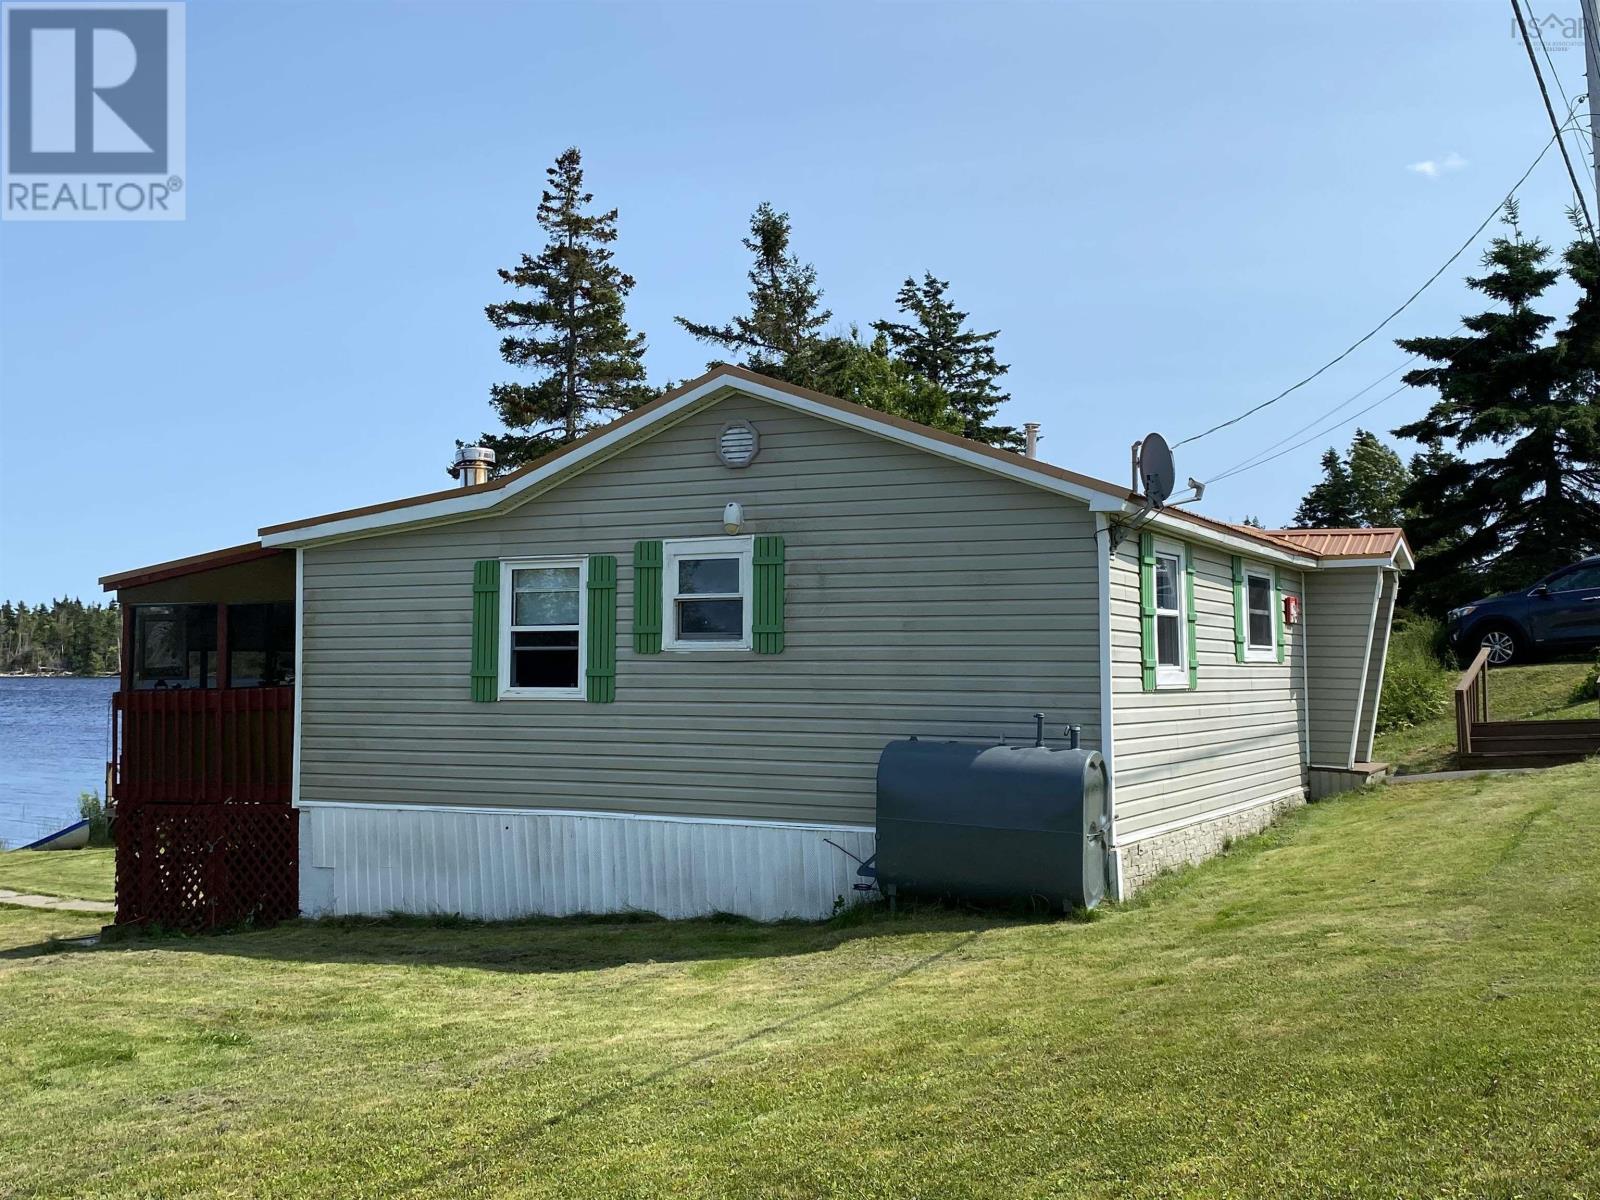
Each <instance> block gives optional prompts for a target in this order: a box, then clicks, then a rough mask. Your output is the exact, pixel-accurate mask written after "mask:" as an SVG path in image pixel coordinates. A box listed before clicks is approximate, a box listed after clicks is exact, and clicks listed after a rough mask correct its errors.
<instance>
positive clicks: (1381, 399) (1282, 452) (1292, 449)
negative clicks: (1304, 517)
mask: <svg viewBox="0 0 1600 1200" xmlns="http://www.w3.org/2000/svg"><path fill="white" fill-rule="evenodd" d="M1393 373H1394V372H1392V371H1391V372H1390V374H1393ZM1410 386H1411V385H1410V384H1408V383H1402V384H1401V385H1400V386H1399V387H1397V388H1395V389H1394V391H1392V392H1390V393H1389V394H1388V395H1386V396H1380V397H1378V399H1376V400H1374V401H1373V402H1372V403H1371V404H1369V405H1367V406H1366V407H1365V408H1363V409H1362V410H1361V411H1360V412H1355V413H1351V414H1350V415H1349V416H1348V417H1343V418H1341V419H1340V420H1338V421H1335V422H1334V423H1333V424H1332V425H1329V426H1328V427H1327V428H1326V429H1319V430H1318V431H1317V432H1316V433H1313V434H1312V435H1311V436H1310V437H1308V438H1306V439H1305V440H1304V441H1299V442H1296V443H1295V444H1294V445H1292V446H1288V447H1286V448H1284V449H1282V450H1280V451H1278V452H1277V453H1276V454H1271V455H1268V456H1267V457H1266V458H1263V459H1262V460H1261V461H1260V462H1253V463H1250V464H1249V465H1248V466H1244V467H1236V468H1235V469H1233V470H1232V471H1225V472H1224V473H1223V474H1221V475H1218V476H1217V477H1216V479H1210V480H1207V481H1206V484H1207V486H1208V487H1209V486H1210V485H1211V484H1213V483H1217V482H1219V481H1221V480H1223V479H1229V478H1232V477H1233V476H1234V475H1243V474H1244V473H1245V472H1246V471H1253V470H1255V469H1256V468H1257V467H1264V466H1266V465H1267V464H1268V463H1269V462H1271V461H1272V460H1273V459H1275V458H1282V457H1283V456H1284V455H1285V454H1293V453H1294V452H1295V451H1296V450H1298V449H1300V448H1301V447H1302V446H1309V445H1310V444H1311V443H1312V442H1314V441H1317V440H1318V439H1319V438H1323V437H1326V436H1327V435H1328V434H1330V433H1332V432H1333V431H1334V430H1335V429H1338V428H1339V427H1340V426H1341V425H1348V424H1350V422H1351V421H1354V420H1356V419H1357V418H1359V417H1364V416H1366V415H1367V414H1368V413H1369V412H1371V411H1372V410H1373V409H1375V408H1377V407H1378V405H1380V404H1383V403H1384V402H1385V401H1388V400H1393V399H1394V398H1395V397H1396V396H1398V395H1399V394H1400V393H1401V392H1403V391H1405V390H1406V389H1407V388H1408V387H1410Z"/></svg>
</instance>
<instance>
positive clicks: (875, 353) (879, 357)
mask: <svg viewBox="0 0 1600 1200" xmlns="http://www.w3.org/2000/svg"><path fill="white" fill-rule="evenodd" d="M811 363H812V373H813V376H814V382H813V383H812V384H811V385H810V386H812V387H814V388H815V389H816V390H817V391H820V392H826V393H827V394H828V395H830V396H837V397H839V399H841V400H849V401H850V402H852V403H854V404H861V405H865V406H866V407H867V408H875V409H877V410H878V411H879V412H886V413H890V414H891V415H893V416H897V417H904V418H905V419H906V420H908V421H916V422H917V423H918V424H921V425H931V426H932V427H934V428H935V429H943V430H945V431H946V432H948V433H960V432H961V428H962V421H961V416H960V414H959V413H957V412H956V411H955V410H954V409H953V408H952V407H951V406H950V398H949V397H948V396H947V395H945V393H944V392H943V391H941V390H940V389H939V388H937V387H935V386H934V385H933V384H931V383H929V382H928V381H927V380H926V379H924V378H923V377H922V376H920V375H918V374H916V373H915V372H914V371H912V370H911V368H910V367H909V366H908V365H907V364H906V362H905V361H904V360H903V359H898V358H895V357H894V356H893V355H891V354H890V353H889V340H888V339H887V338H886V337H884V335H883V334H881V333H880V334H878V335H877V336H876V337H874V338H873V339H872V341H871V342H863V341H862V340H861V335H860V332H859V331H858V330H856V329H855V328H854V327H853V326H852V327H851V330H850V336H849V337H829V338H823V339H822V340H821V341H819V342H818V343H817V345H816V347H815V348H814V349H813V351H812V352H811Z"/></svg>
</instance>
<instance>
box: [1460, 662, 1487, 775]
mask: <svg viewBox="0 0 1600 1200" xmlns="http://www.w3.org/2000/svg"><path fill="white" fill-rule="evenodd" d="M1488 719H1489V647H1487V646H1484V647H1483V648H1482V649H1481V650H1479V651H1478V656H1477V657H1476V658H1474V659H1473V660H1472V665H1471V666H1469V667H1468V668H1467V669H1466V670H1465V671H1463V672H1461V679H1460V681H1459V682H1458V683H1457V684H1456V754H1457V756H1460V757H1465V756H1466V755H1469V754H1471V753H1472V727H1473V726H1474V725H1481V724H1483V723H1485V722H1486V721H1488Z"/></svg>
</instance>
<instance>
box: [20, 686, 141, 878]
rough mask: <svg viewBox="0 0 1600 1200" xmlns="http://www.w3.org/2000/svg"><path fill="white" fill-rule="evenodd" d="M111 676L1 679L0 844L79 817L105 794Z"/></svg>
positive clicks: (22, 840)
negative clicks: (87, 798) (81, 803)
mask: <svg viewBox="0 0 1600 1200" xmlns="http://www.w3.org/2000/svg"><path fill="white" fill-rule="evenodd" d="M116 690H117V681H116V680H115V679H0V846H20V845H23V844H25V843H27V842H31V841H33V839H34V838H37V837H41V836H43V835H44V834H47V833H50V832H52V831H54V830H57V829H60V828H61V827H62V826H63V825H70V824H71V823H72V822H73V821H76V820H77V819H78V795H79V793H81V792H90V791H93V792H100V793H102V794H103V793H104V792H105V783H106V755H107V753H108V752H109V747H108V741H109V725H110V720H111V693H112V692H114V691H116Z"/></svg>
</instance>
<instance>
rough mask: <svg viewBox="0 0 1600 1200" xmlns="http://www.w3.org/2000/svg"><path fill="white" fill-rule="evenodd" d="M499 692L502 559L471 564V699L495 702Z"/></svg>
mask: <svg viewBox="0 0 1600 1200" xmlns="http://www.w3.org/2000/svg"><path fill="white" fill-rule="evenodd" d="M499 694H500V560H499V559H497V558H485V559H482V560H480V561H479V562H477V563H474V564H473V567H472V699H473V700H474V701H476V702H477V703H479V704H487V703H492V702H493V701H494V700H495V699H496V697H497V696H498V695H499Z"/></svg>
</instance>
